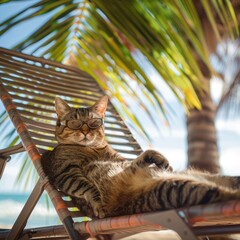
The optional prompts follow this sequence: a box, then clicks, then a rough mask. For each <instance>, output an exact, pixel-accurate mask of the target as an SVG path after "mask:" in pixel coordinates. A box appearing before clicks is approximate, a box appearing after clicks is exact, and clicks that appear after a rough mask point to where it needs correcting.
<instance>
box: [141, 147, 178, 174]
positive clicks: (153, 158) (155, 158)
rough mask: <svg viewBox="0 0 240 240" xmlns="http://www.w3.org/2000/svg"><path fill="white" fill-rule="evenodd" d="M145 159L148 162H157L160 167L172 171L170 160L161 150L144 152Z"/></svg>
mask: <svg viewBox="0 0 240 240" xmlns="http://www.w3.org/2000/svg"><path fill="white" fill-rule="evenodd" d="M143 159H144V161H145V162H146V163H148V164H153V163H154V164H155V165H156V166H157V167H158V168H161V169H165V170H168V171H172V170H173V169H172V167H171V166H170V165H169V162H168V160H167V159H166V158H165V157H164V156H163V155H162V154H161V153H159V152H157V151H155V150H147V151H145V152H144V156H143Z"/></svg>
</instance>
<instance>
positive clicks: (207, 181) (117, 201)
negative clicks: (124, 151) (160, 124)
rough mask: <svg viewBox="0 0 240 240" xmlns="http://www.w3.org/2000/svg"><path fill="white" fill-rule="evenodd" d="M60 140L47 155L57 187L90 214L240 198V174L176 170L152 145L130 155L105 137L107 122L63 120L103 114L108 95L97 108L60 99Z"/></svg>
mask: <svg viewBox="0 0 240 240" xmlns="http://www.w3.org/2000/svg"><path fill="white" fill-rule="evenodd" d="M55 103H56V112H57V115H58V120H57V127H56V138H57V140H58V142H59V144H58V145H57V146H56V147H55V149H54V150H53V151H49V152H47V153H45V154H44V155H43V157H42V164H43V168H44V171H45V172H46V174H47V175H48V176H49V178H50V181H51V182H52V184H53V185H55V187H56V188H58V189H59V190H61V191H63V192H64V193H66V194H68V195H70V196H71V197H72V198H73V200H74V201H75V202H76V203H77V204H78V206H79V209H80V210H81V211H82V213H83V214H85V215H87V216H89V217H100V218H102V217H105V216H117V215H123V214H133V213H142V212H151V211H156V210H163V209H171V208H178V207H184V206H192V205H196V204H206V203H213V202H217V201H220V200H228V199H235V198H239V196H240V195H239V191H238V190H237V188H238V187H239V179H237V178H236V179H233V178H229V177H221V176H215V175H210V174H208V173H203V172H198V171H195V170H188V171H186V172H182V173H176V172H173V171H172V169H171V167H170V166H169V164H168V161H167V159H166V158H165V157H164V156H162V155H161V154H160V153H158V152H157V151H154V150H147V151H145V152H144V153H143V154H141V155H140V156H139V157H137V158H136V159H135V160H134V161H128V160H125V159H124V158H123V157H121V156H120V155H119V154H118V153H117V152H116V151H114V150H113V149H112V148H111V146H109V145H108V144H107V142H106V141H105V140H104V126H101V127H99V128H97V129H90V128H89V127H88V126H87V125H86V124H84V125H83V126H82V127H81V128H80V129H78V130H72V129H70V128H68V127H67V126H64V125H61V122H64V121H66V120H70V119H80V120H82V121H84V122H86V121H87V120H88V119H91V118H96V117H97V118H103V117H104V113H105V111H106V107H107V97H102V98H100V99H99V100H98V101H97V102H96V103H95V104H94V105H93V106H92V107H91V108H79V109H75V108H71V107H69V106H68V105H67V103H65V102H64V101H63V100H61V99H59V98H57V99H56V102H55Z"/></svg>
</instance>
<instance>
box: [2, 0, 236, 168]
mask: <svg viewBox="0 0 240 240" xmlns="http://www.w3.org/2000/svg"><path fill="white" fill-rule="evenodd" d="M9 2H11V0H5V1H4V2H3V3H2V5H3V4H8V3H9ZM0 7H1V5H0ZM234 7H237V8H239V3H238V1H232V2H230V1H229V0H225V1H218V0H212V1H205V0H202V1H198V0H194V1H192V0H173V1H168V0H161V1H159V0H144V1H141V0H121V1H117V0H116V1H113V0H108V1H106V0H91V1H90V0H89V1H88V0H64V1H56V0H48V1H47V0H39V1H37V3H34V4H31V5H30V6H28V7H26V9H24V10H22V11H21V12H18V13H17V14H15V15H14V16H12V17H10V18H8V19H6V20H5V21H3V22H1V23H0V34H1V35H2V34H4V33H6V32H7V31H9V30H10V29H12V28H13V27H15V26H17V25H18V24H20V23H22V22H25V21H28V20H31V19H33V18H35V17H38V16H41V15H45V16H46V21H45V22H44V23H43V24H42V26H41V27H39V28H38V29H36V31H35V32H33V33H32V34H31V35H30V36H29V37H27V38H26V39H25V40H24V41H21V42H20V43H19V44H17V45H16V46H15V47H14V48H15V49H17V50H21V51H28V50H29V49H30V48H31V49H33V50H32V52H31V53H32V54H35V55H37V56H44V57H46V58H49V59H53V60H55V61H59V62H67V63H70V64H75V65H77V66H78V67H79V68H81V69H83V70H85V71H87V72H88V73H90V74H91V75H93V77H94V78H96V79H97V81H98V82H99V84H100V85H101V86H102V88H104V89H105V90H106V91H107V92H108V93H109V95H110V96H112V97H113V99H114V102H115V104H116V105H117V107H118V108H119V110H120V112H122V113H124V114H125V119H126V118H128V119H131V123H132V126H134V127H135V129H136V131H138V130H140V131H142V132H143V134H145V135H146V136H147V137H149V138H150V136H148V133H147V131H146V128H144V127H143V126H142V125H141V123H140V121H139V119H140V116H138V115H134V114H132V113H131V109H129V106H128V103H127V101H126V100H125V99H127V97H126V96H131V97H133V98H135V101H136V102H138V105H139V108H141V109H143V111H145V112H146V113H147V114H148V115H149V118H150V119H151V114H150V112H149V111H148V107H147V106H148V105H149V104H151V105H152V106H154V107H155V109H156V111H157V112H158V113H159V114H160V115H161V116H160V117H162V116H164V118H165V120H166V121H167V116H168V108H167V107H166V104H164V103H165V100H164V97H163V95H164V94H163V92H161V91H160V90H159V88H158V87H157V86H156V85H155V83H153V81H152V79H151V78H150V77H149V76H148V74H147V70H146V69H144V67H143V66H142V65H141V64H140V63H139V61H138V58H140V57H141V58H144V59H145V61H146V62H148V63H150V64H151V66H152V67H153V68H154V69H155V70H156V71H157V72H158V74H159V75H160V76H161V77H162V79H163V80H164V81H165V83H166V84H167V85H168V87H169V88H170V89H171V90H172V92H173V93H174V94H175V96H176V97H177V99H178V100H179V102H181V103H182V105H183V107H184V108H185V109H186V110H187V128H188V145H189V149H188V161H189V165H190V166H195V167H198V168H200V169H207V170H210V171H212V172H218V171H219V163H218V149H217V139H216V128H215V125H214V117H215V113H216V107H215V106H214V104H213V102H212V100H211V97H210V84H209V83H210V79H211V77H212V76H213V75H214V70H213V68H212V66H211V64H210V61H209V55H210V53H211V52H214V51H215V49H216V46H217V44H218V42H219V41H220V40H221V39H222V38H223V37H226V36H231V38H232V39H234V38H236V37H237V36H238V35H239V29H238V27H239V26H238V22H239V19H237V18H236V15H235V12H234ZM136 86H137V87H138V88H139V89H141V95H139V94H138V93H137V91H135V87H136ZM123 96H124V97H123ZM119 103H121V104H119ZM151 120H152V121H153V122H154V123H155V126H156V128H158V127H159V126H158V123H157V122H158V121H156V119H151Z"/></svg>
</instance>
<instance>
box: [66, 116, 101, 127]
mask: <svg viewBox="0 0 240 240" xmlns="http://www.w3.org/2000/svg"><path fill="white" fill-rule="evenodd" d="M83 124H87V126H88V127H89V128H91V129H95V128H99V127H101V126H102V124H103V119H102V118H92V119H89V120H88V121H86V122H84V121H81V120H79V119H73V120H68V121H66V126H67V127H68V128H70V129H74V130H75V129H79V128H81V127H82V126H83Z"/></svg>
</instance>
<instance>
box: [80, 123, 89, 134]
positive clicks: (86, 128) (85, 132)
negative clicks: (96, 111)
mask: <svg viewBox="0 0 240 240" xmlns="http://www.w3.org/2000/svg"><path fill="white" fill-rule="evenodd" d="M89 130H90V129H89V127H88V126H87V124H83V126H82V127H81V132H82V133H83V134H84V135H85V136H86V135H87V134H88V133H89Z"/></svg>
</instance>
